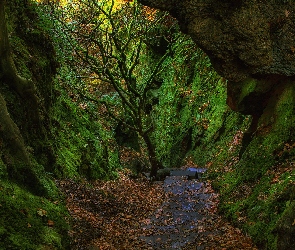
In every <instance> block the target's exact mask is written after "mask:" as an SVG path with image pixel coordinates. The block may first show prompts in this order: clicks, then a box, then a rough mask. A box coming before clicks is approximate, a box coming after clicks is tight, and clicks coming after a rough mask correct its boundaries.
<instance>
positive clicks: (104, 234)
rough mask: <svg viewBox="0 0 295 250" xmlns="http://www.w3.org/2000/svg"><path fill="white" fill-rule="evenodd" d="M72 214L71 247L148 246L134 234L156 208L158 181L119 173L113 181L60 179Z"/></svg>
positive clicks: (159, 197)
mask: <svg viewBox="0 0 295 250" xmlns="http://www.w3.org/2000/svg"><path fill="white" fill-rule="evenodd" d="M58 186H59V187H60V189H61V190H62V191H63V192H64V193H65V195H66V197H67V208H68V210H69V212H70V214H71V216H72V218H73V219H72V220H73V221H72V230H71V231H70V236H71V238H72V247H71V249H73V250H74V249H79V250H82V249H89V247H92V249H107V250H111V249H116V250H117V249H147V248H146V247H145V246H144V245H143V242H142V241H140V240H139V239H138V237H137V234H138V232H139V229H140V223H141V221H143V220H145V219H147V218H148V217H149V215H150V214H151V213H152V212H153V211H155V210H156V208H157V207H159V206H160V205H161V203H162V201H163V197H164V192H163V188H162V186H161V184H157V183H153V184H151V183H150V182H149V181H147V180H146V179H144V178H140V179H131V178H130V177H129V173H128V172H126V171H124V172H121V173H119V179H118V180H115V181H96V182H93V183H88V182H86V181H84V182H75V181H73V180H60V181H58Z"/></svg>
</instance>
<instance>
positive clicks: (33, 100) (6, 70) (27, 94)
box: [0, 0, 44, 194]
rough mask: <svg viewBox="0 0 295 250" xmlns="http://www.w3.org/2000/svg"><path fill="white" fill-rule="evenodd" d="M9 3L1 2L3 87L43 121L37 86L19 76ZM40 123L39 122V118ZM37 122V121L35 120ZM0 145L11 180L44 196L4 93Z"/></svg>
mask: <svg viewBox="0 0 295 250" xmlns="http://www.w3.org/2000/svg"><path fill="white" fill-rule="evenodd" d="M5 2H6V1H5V0H0V83H1V84H4V83H5V84H8V85H9V86H10V87H11V88H13V89H14V90H15V91H16V92H17V93H18V94H19V95H20V96H21V98H22V100H23V102H24V103H26V102H27V103H29V104H30V105H29V106H30V107H29V108H30V109H32V110H31V111H32V112H31V114H33V113H34V117H30V118H31V119H34V118H36V117H39V111H38V101H37V96H36V94H35V93H36V91H35V87H34V84H33V82H32V81H31V80H27V79H25V78H23V77H21V76H19V75H18V73H17V70H16V67H15V64H14V61H13V59H12V54H11V51H10V44H9V38H8V32H7V24H6V17H5ZM37 119H38V120H39V118H37ZM34 121H35V120H34ZM0 142H1V143H0V144H2V149H3V151H2V152H1V153H2V154H3V155H2V157H3V160H4V161H5V164H6V166H7V172H8V175H9V178H10V179H12V180H14V181H17V182H19V183H22V184H25V185H26V186H27V187H29V188H30V189H31V190H32V191H34V192H35V193H37V194H42V193H43V192H44V190H42V189H43V188H42V186H41V184H40V182H39V180H38V177H37V176H36V174H35V173H34V171H33V164H32V163H31V160H30V157H29V154H28V152H27V149H26V146H25V143H24V140H23V137H22V135H21V132H20V131H19V128H18V127H17V125H16V124H15V123H14V121H13V120H12V118H11V117H10V115H9V111H8V110H7V105H6V102H5V100H4V97H3V96H2V94H1V93H0Z"/></svg>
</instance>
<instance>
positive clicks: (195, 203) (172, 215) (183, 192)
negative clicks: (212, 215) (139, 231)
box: [140, 176, 212, 249]
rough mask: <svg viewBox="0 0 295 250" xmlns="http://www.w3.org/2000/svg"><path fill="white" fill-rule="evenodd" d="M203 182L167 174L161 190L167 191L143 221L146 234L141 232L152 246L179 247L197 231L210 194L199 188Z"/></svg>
mask: <svg viewBox="0 0 295 250" xmlns="http://www.w3.org/2000/svg"><path fill="white" fill-rule="evenodd" d="M204 185H205V184H204V183H203V182H198V181H197V180H188V179H187V177H182V176H168V177H166V179H165V181H164V184H163V186H164V190H165V193H167V194H168V196H167V198H166V199H165V201H164V203H163V204H162V205H161V207H160V208H158V209H157V210H156V213H155V214H154V215H153V216H152V217H151V218H150V219H148V220H147V221H146V226H145V225H143V227H144V228H145V230H146V231H147V232H148V236H141V237H140V238H141V239H143V240H145V241H146V242H147V243H148V245H150V246H151V247H152V248H153V249H182V248H183V247H185V246H186V245H189V244H190V243H193V242H195V239H196V238H197V237H198V235H199V232H198V231H199V230H198V226H199V223H198V222H199V221H200V220H202V219H203V218H204V215H203V214H202V211H205V209H206V208H207V207H208V206H210V201H209V198H210V197H211V196H212V194H204V193H202V192H200V190H202V189H203V188H204Z"/></svg>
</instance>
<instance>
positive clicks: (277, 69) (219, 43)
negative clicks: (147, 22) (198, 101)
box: [140, 0, 295, 249]
mask: <svg viewBox="0 0 295 250" xmlns="http://www.w3.org/2000/svg"><path fill="white" fill-rule="evenodd" d="M140 2H141V3H142V4H145V5H148V6H150V7H154V8H158V9H161V10H165V11H169V12H170V13H171V14H172V15H173V16H174V17H175V18H177V19H178V21H179V24H180V27H181V30H182V31H183V32H184V33H187V34H189V35H190V36H191V37H192V39H193V40H194V42H195V43H196V44H197V45H198V46H199V47H200V48H201V49H202V50H203V51H204V52H205V53H206V54H207V55H208V56H209V58H210V60H211V63H212V65H213V66H214V68H215V70H216V71H217V72H218V73H219V74H220V75H221V76H223V77H224V78H225V79H227V80H228V82H227V104H228V106H229V107H230V108H231V109H232V110H233V111H237V112H238V113H240V114H243V115H250V118H249V119H250V124H249V126H248V128H247V130H246V131H240V132H239V131H238V132H239V133H240V135H239V134H238V132H237V135H236V137H235V138H234V139H233V141H232V143H233V142H235V140H236V143H237V144H238V143H239V142H240V144H241V145H240V147H237V150H236V151H234V150H229V149H230V148H229V147H228V145H229V144H228V143H226V142H224V143H223V144H222V143H221V142H220V140H221V139H222V138H223V137H224V134H225V133H226V132H227V129H228V126H230V125H231V126H234V125H236V126H239V124H238V122H239V119H236V118H233V117H234V116H235V115H234V114H233V113H231V112H230V115H225V118H224V123H223V126H222V127H221V128H220V134H219V135H216V142H215V144H216V145H217V144H218V146H219V147H220V148H221V150H220V152H219V153H216V154H215V155H214V157H213V163H211V162H210V163H209V162H207V164H209V165H211V164H212V173H211V177H212V178H214V179H215V185H216V187H218V188H219V190H220V193H221V205H220V209H221V211H222V212H223V213H224V214H225V215H227V216H228V217H229V218H230V219H231V220H233V222H235V223H236V224H238V225H239V226H240V227H243V228H244V229H245V230H246V231H247V232H249V233H250V234H251V235H252V237H253V238H254V240H255V241H256V243H257V244H258V246H259V247H261V248H263V249H293V248H295V240H294V235H295V229H294V228H295V227H294V220H295V212H294V210H295V201H294V166H293V165H294V164H293V160H294V155H295V150H294V148H295V143H294V142H295V135H294V127H295V121H294V111H295V103H294V94H295V93H294V91H295V84H294V83H295V78H294V74H295V39H294V37H295V36H294V33H295V5H294V4H293V3H292V1H288V0H286V1H283V0H281V1H279V0H272V1H256V0H244V1H243V0H238V1H233V0H227V1H220V0H183V1H176V0H165V1H164V0H160V1H159V0H140ZM235 119H236V120H235ZM233 121H236V123H233ZM222 147H223V148H222ZM199 148H203V149H208V150H210V149H212V148H214V146H211V148H210V147H206V145H204V144H203V145H202V143H201V144H200V145H199ZM198 150H199V149H198V147H196V148H195V154H194V153H193V154H194V155H195V160H196V161H199V162H205V161H206V159H204V156H207V155H208V153H205V154H203V155H201V154H198V153H197V152H198ZM214 150H216V148H215V149H214ZM201 151H202V150H201ZM225 151H227V152H225ZM203 152H204V151H203ZM197 157H200V158H202V157H203V159H202V160H201V161H200V160H199V159H197ZM211 158H212V157H211ZM213 169H214V171H213Z"/></svg>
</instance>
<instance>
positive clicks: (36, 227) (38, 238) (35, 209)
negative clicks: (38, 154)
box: [0, 181, 69, 250]
mask: <svg viewBox="0 0 295 250" xmlns="http://www.w3.org/2000/svg"><path fill="white" fill-rule="evenodd" d="M0 193H1V195H0V217H1V218H2V220H1V221H0V239H1V240H0V248H1V249H28V250H29V249H41V248H43V247H45V246H51V247H52V248H53V249H66V248H67V247H68V244H69V242H68V236H67V231H68V224H67V222H66V218H67V217H68V213H67V209H66V207H65V206H64V204H63V201H62V200H61V197H60V198H57V199H55V200H52V201H51V200H48V199H45V198H42V197H38V196H34V195H32V194H31V193H29V192H27V191H25V189H23V188H20V187H19V186H18V185H16V184H13V183H8V182H3V181H2V182H1V185H0ZM49 221H52V222H53V223H54V225H51V224H50V223H49V224H48V222H49Z"/></svg>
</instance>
